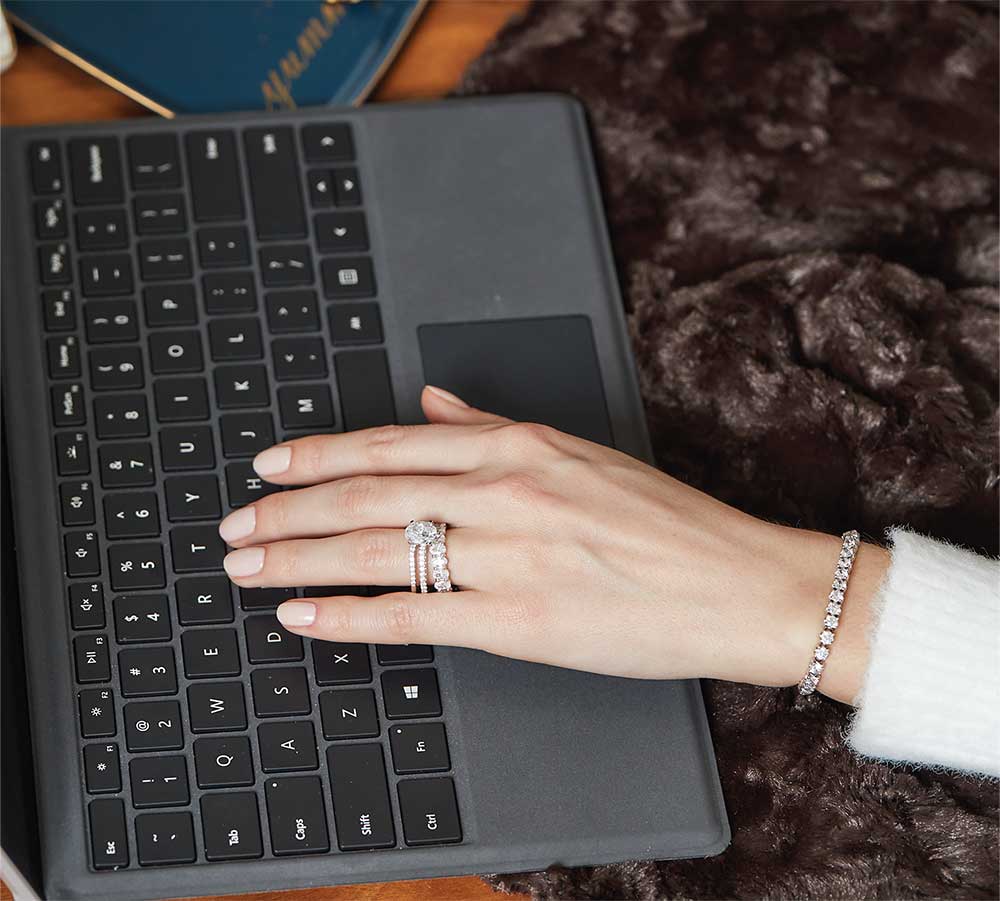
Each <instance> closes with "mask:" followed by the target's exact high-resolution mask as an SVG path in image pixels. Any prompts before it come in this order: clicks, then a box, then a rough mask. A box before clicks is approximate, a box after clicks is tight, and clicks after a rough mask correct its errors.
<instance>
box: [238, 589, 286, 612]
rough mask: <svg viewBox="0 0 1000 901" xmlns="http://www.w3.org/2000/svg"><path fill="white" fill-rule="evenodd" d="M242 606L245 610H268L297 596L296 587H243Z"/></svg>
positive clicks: (241, 590) (241, 593) (241, 591)
mask: <svg viewBox="0 0 1000 901" xmlns="http://www.w3.org/2000/svg"><path fill="white" fill-rule="evenodd" d="M239 591H240V606H241V607H242V608H243V609H244V610H268V609H272V608H274V607H277V606H278V605H279V604H283V603H284V602H285V601H290V600H292V599H293V598H294V597H295V589H294V588H241V589H240V590H239Z"/></svg>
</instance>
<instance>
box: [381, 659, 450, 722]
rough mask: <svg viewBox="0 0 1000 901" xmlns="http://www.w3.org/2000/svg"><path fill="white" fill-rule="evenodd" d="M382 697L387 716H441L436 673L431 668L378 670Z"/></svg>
mask: <svg viewBox="0 0 1000 901" xmlns="http://www.w3.org/2000/svg"><path fill="white" fill-rule="evenodd" d="M382 700H383V702H384V704H385V715H386V716H387V717H389V718H390V719H405V718H408V717H418V716H440V715H441V696H440V694H439V693H438V683H437V675H436V673H435V672H434V670H432V669H407V670H389V671H388V672H385V673H382Z"/></svg>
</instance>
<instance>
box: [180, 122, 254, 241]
mask: <svg viewBox="0 0 1000 901" xmlns="http://www.w3.org/2000/svg"><path fill="white" fill-rule="evenodd" d="M184 146H185V149H186V150H187V161H188V176H189V178H190V181H191V197H192V199H193V201H194V218H195V219H196V220H197V221H198V222H217V221H225V220H229V219H242V218H243V188H242V186H241V184H240V174H239V169H238V165H239V164H238V161H237V157H236V141H235V139H234V136H233V133H232V132H231V131H221V130H214V131H193V132H189V133H188V134H187V135H186V136H185V138H184Z"/></svg>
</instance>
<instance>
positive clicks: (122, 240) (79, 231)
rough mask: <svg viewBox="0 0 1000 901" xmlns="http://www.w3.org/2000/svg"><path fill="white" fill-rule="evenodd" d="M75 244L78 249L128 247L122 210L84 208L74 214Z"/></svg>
mask: <svg viewBox="0 0 1000 901" xmlns="http://www.w3.org/2000/svg"><path fill="white" fill-rule="evenodd" d="M76 246H77V247H78V248H79V249H80V250H121V249H123V248H125V247H128V223H127V222H126V220H125V211H124V210H86V211H84V212H82V213H77V214H76Z"/></svg>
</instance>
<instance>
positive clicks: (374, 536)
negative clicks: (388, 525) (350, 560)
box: [356, 532, 395, 576]
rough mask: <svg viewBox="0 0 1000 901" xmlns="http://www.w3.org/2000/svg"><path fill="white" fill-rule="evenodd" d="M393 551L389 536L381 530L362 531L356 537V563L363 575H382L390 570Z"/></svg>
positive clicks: (393, 555)
mask: <svg viewBox="0 0 1000 901" xmlns="http://www.w3.org/2000/svg"><path fill="white" fill-rule="evenodd" d="M394 558H395V551H394V550H393V548H392V547H390V544H389V536H388V535H385V534H383V533H381V532H368V533H364V534H362V535H361V536H360V538H359V539H358V548H357V556H356V559H357V563H358V566H359V567H360V569H361V572H362V573H363V574H364V575H366V576H367V575H384V574H385V573H388V572H390V571H391V566H392V563H393V560H394Z"/></svg>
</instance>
